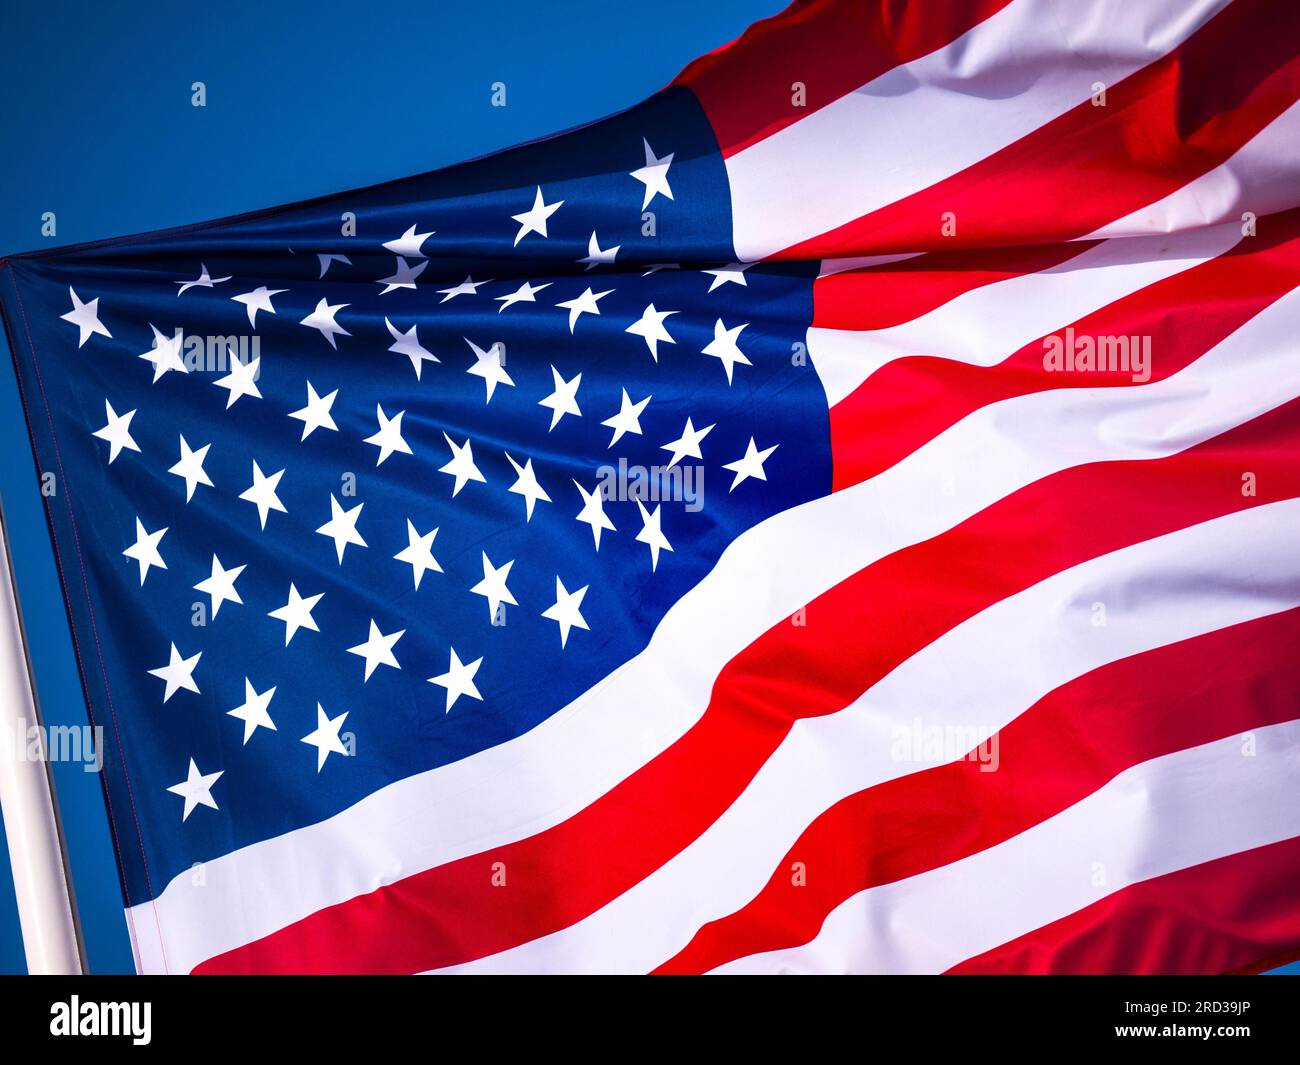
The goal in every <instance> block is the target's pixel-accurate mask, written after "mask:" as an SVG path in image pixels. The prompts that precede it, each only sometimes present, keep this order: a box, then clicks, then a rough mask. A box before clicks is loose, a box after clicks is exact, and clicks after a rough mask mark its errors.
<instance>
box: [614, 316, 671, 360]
mask: <svg viewBox="0 0 1300 1065" xmlns="http://www.w3.org/2000/svg"><path fill="white" fill-rule="evenodd" d="M676 313H677V312H676V311H657V310H655V305H654V304H653V303H652V304H650V305H649V306H648V307H647V308H646V309H645V310H644V311H643V312H642V314H641V317H640V318H638V319H637V320H636V321H635V322H633V323H632V324H631V325H629V326H628V327H627V329H626V330H625V332H628V333H631V334H632V335H633V336H639V337H642V338H643V339H644V340H645V345H646V347H648V348H649V349H650V357H651V358H652V359H654V361H655V362H658V361H659V341H661V340H662V341H663V342H664V343H665V344H676V343H677V341H675V340H674V339H673V338H672V337H670V336H669V335H668V330H667V329H665V328H664V319H665V318H667V317H668V316H669V315H670V314H676Z"/></svg>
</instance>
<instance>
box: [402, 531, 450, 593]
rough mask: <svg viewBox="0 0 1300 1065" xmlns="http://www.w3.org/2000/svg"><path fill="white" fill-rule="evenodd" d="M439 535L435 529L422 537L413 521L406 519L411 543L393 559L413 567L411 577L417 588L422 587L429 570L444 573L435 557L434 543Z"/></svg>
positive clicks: (407, 532)
mask: <svg viewBox="0 0 1300 1065" xmlns="http://www.w3.org/2000/svg"><path fill="white" fill-rule="evenodd" d="M437 535H438V530H437V529H436V528H435V529H434V530H433V532H429V533H425V534H424V535H423V536H421V535H420V534H419V533H418V532H416V529H415V525H414V523H413V522H412V521H411V519H410V518H407V519H406V538H407V540H408V541H409V543H408V544H407V545H406V546H405V547H404V548H402V550H400V551H399V552H398V553H397V554H395V555H394V556H393V558H395V559H397V561H398V562H405V563H406V564H407V565H409V566H410V567H411V576H412V578H414V580H415V587H416V588H419V587H420V580H421V578H423V577H424V574H425V572H426V571H427V570H433V572H434V573H441V572H442V567H441V566H440V565H438V560H437V559H436V558H434V557H433V541H434V538H435V537H436V536H437Z"/></svg>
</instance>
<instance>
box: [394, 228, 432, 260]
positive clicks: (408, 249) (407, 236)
mask: <svg viewBox="0 0 1300 1065" xmlns="http://www.w3.org/2000/svg"><path fill="white" fill-rule="evenodd" d="M433 234H434V231H433V230H432V229H431V230H429V232H427V233H417V232H416V231H415V226H411V228H410V229H408V230H407V231H406V232H405V233H403V234H402V235H401V236H400V237H398V238H397V239H396V240H390V241H389V242H388V243H387V244H385V245H384V249H385V250H386V251H391V252H392V253H393V254H394V255H396V256H398V257H399V258H400V257H402V256H405V257H406V258H408V259H423V258H424V257H425V256H424V252H423V251H422V250H421V249H422V247H423V245H424V242H425V241H426V240H428V239H429V238H430V237H431V236H433Z"/></svg>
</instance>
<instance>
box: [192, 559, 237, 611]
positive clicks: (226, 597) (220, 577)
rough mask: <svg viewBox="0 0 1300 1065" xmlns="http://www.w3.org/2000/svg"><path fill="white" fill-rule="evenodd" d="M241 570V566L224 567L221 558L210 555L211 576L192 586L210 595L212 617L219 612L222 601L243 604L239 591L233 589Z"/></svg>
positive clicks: (197, 590)
mask: <svg viewBox="0 0 1300 1065" xmlns="http://www.w3.org/2000/svg"><path fill="white" fill-rule="evenodd" d="M243 572H244V567H243V566H235V567H234V568H233V569H226V568H225V567H224V566H222V564H221V559H219V558H217V556H216V555H213V556H212V576H211V577H205V578H204V579H203V580H201V581H199V583H198V584H196V585H195V586H194V590H195V591H196V592H202V593H203V594H204V595H207V596H211V597H212V616H213V617H214V618H215V617H216V616H217V614H218V613H219V612H220V610H221V604H222V603H224V602H227V601H229V602H231V603H239V604H240V605H241V606H242V605H243V602H244V601H243V600H242V599H240V598H239V592H237V591H236V590H235V581H236V580H237V579H238V577H239V575H240V574H241V573H243Z"/></svg>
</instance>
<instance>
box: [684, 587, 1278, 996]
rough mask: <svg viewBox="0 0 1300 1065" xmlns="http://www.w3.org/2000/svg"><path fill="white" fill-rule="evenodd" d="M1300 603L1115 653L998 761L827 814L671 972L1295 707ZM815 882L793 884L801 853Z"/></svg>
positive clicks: (1012, 737)
mask: <svg viewBox="0 0 1300 1065" xmlns="http://www.w3.org/2000/svg"><path fill="white" fill-rule="evenodd" d="M1297 646H1300V608H1297V609H1294V610H1288V611H1285V612H1283V613H1281V614H1274V615H1272V616H1271V617H1266V618H1260V619H1257V620H1254V621H1250V622H1247V623H1245V624H1242V625H1235V626H1232V627H1230V628H1227V629H1222V630H1219V631H1217V632H1212V633H1208V634H1207V635H1204V636H1199V637H1196V638H1195V639H1190V640H1184V641H1182V642H1180V643H1176V644H1171V645H1169V646H1166V647H1161V648H1158V649H1156V650H1154V651H1149V652H1146V653H1144V654H1139V655H1134V656H1132V657H1130V658H1126V659H1122V660H1121V661H1118V662H1113V663H1110V664H1109V665H1106V666H1103V667H1102V668H1100V669H1097V670H1094V671H1093V672H1091V673H1086V674H1084V675H1083V676H1081V677H1078V678H1076V679H1075V680H1072V681H1070V682H1069V683H1067V684H1065V685H1063V686H1061V687H1060V688H1057V689H1056V690H1055V691H1053V692H1051V693H1050V694H1049V695H1046V696H1044V698H1043V699H1041V700H1040V701H1039V702H1038V703H1037V704H1035V705H1034V706H1033V707H1031V708H1030V709H1029V710H1027V711H1025V713H1023V714H1022V715H1021V716H1020V717H1018V718H1017V719H1016V720H1015V721H1013V722H1011V723H1010V724H1009V725H1007V726H1006V727H1005V728H1003V729H1002V730H1001V731H1000V733H999V736H998V752H999V764H998V769H997V772H993V773H987V772H982V771H981V769H982V767H981V766H980V765H979V764H978V763H976V762H974V761H960V762H951V763H949V764H947V765H941V766H937V767H935V768H933V769H926V770H923V771H921V772H918V773H912V774H910V775H909V776H905V777H899V778H896V779H894V780H889V781H886V782H885V783H883V784H880V785H877V786H876V787H872V788H867V789H865V790H863V791H860V792H858V793H857V794H855V795H851V796H849V797H848V798H846V799H844V800H842V801H841V802H839V803H837V804H836V805H835V806H833V807H831V808H830V809H829V810H827V811H826V812H825V813H824V814H822V815H821V816H820V817H818V818H817V820H815V821H814V822H813V823H812V824H811V825H810V826H809V827H808V828H807V829H806V830H805V831H804V832H803V834H802V835H801V836H800V837H799V840H798V841H797V842H796V843H795V845H794V846H793V847H791V848H790V850H789V851H788V852H787V854H786V855H785V858H784V859H783V860H782V861H781V862H780V863H779V864H778V865H777V867H776V871H775V872H774V873H773V875H772V878H771V879H770V880H769V881H768V882H767V885H766V886H765V887H764V888H763V890H762V891H761V892H759V894H758V895H757V896H755V898H754V899H753V901H752V902H750V903H749V904H748V905H746V906H745V907H743V908H742V909H740V910H738V911H736V912H735V913H733V914H731V915H730V916H728V917H724V918H721V919H720V920H717V921H713V922H711V923H710V924H707V925H705V926H704V927H703V928H701V929H700V930H699V932H698V933H696V935H695V937H694V938H693V939H692V940H691V942H690V943H689V944H687V946H686V947H685V948H684V949H683V950H682V951H681V953H679V954H678V955H677V956H676V957H674V958H672V959H671V960H669V961H668V962H666V963H665V964H664V965H663V966H661V968H660V969H659V970H658V971H660V972H664V973H695V972H707V971H709V970H710V969H714V968H716V967H718V966H719V965H722V964H724V963H726V962H728V961H732V960H733V959H736V958H741V957H745V956H747V955H751V954H759V953H762V952H765V951H772V950H783V949H787V948H790V947H796V946H799V945H801V944H803V943H807V942H809V941H810V940H812V939H813V938H814V937H815V936H816V935H817V933H818V932H819V931H820V930H821V927H822V924H823V922H824V921H825V919H826V917H827V915H828V914H829V913H830V912H831V911H832V910H833V909H835V908H836V907H837V906H839V905H840V904H841V903H843V902H844V901H845V900H847V899H850V898H852V897H853V896H854V895H857V894H858V893H859V892H861V891H864V890H866V889H867V888H870V887H874V886H877V885H880V884H888V883H892V882H895V881H898V880H902V879H905V878H906V877H909V876H916V875H917V874H919V873H924V872H926V871H927V870H930V869H936V868H938V867H939V866H942V865H946V864H948V863H949V862H955V861H958V860H960V859H962V858H965V857H967V856H969V855H971V854H976V853H978V852H979V851H982V850H985V849H987V848H989V847H992V846H995V845H996V844H998V843H1001V842H1003V841H1004V840H1007V839H1010V838H1011V837H1012V836H1015V835H1017V834H1018V833H1021V832H1024V831H1025V830H1027V829H1029V828H1032V827H1033V826H1034V825H1036V824H1038V823H1039V822H1041V821H1045V820H1046V819H1047V818H1049V817H1052V816H1054V815H1055V814H1058V813H1060V812H1061V811H1062V810H1064V809H1066V808H1068V807H1070V806H1072V805H1074V804H1075V803H1077V802H1079V801H1080V800H1082V799H1084V798H1086V797H1087V796H1088V795H1090V794H1092V793H1093V792H1094V791H1096V790H1097V789H1098V788H1100V787H1102V786H1103V785H1105V784H1106V783H1107V782H1108V781H1110V780H1111V779H1113V778H1114V777H1115V776H1117V775H1118V774H1120V773H1122V772H1124V771H1125V770H1126V769H1129V768H1130V767H1131V766H1134V765H1138V764H1139V763H1141V762H1145V761H1148V760H1149V759H1152V758H1158V757H1160V756H1162V755H1166V754H1171V753H1173V752H1174V751H1180V750H1184V749H1186V748H1189V747H1196V746H1199V745H1200V744H1202V743H1209V742H1210V741H1212V740H1216V739H1220V738H1221V737H1223V736H1230V735H1232V734H1234V733H1237V732H1242V731H1246V730H1248V729H1252V728H1259V727H1262V726H1264V725H1271V724H1277V723H1279V722H1283V721H1289V720H1291V719H1292V718H1293V717H1295V715H1296V710H1297V708H1296V703H1295V693H1296V691H1298V690H1300V656H1297V655H1296V654H1295V648H1296V647H1297ZM795 862H799V863H801V867H802V868H803V869H804V870H805V872H806V881H804V882H802V883H801V884H799V885H798V886H796V885H795V884H794V883H792V880H791V876H790V870H791V868H792V866H793V863H795Z"/></svg>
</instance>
